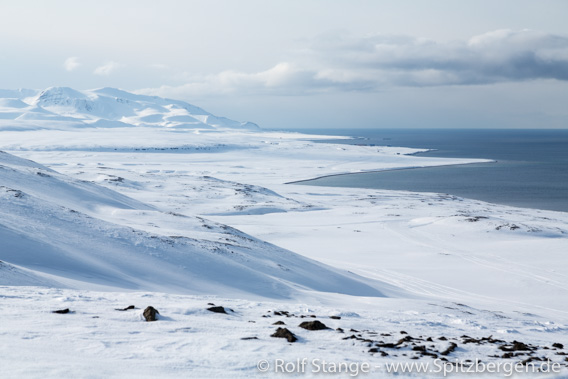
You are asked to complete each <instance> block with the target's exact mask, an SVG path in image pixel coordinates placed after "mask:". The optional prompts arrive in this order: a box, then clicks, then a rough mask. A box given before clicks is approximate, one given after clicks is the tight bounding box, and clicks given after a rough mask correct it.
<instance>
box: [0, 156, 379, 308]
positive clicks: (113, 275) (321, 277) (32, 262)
mask: <svg viewBox="0 0 568 379" xmlns="http://www.w3.org/2000/svg"><path fill="white" fill-rule="evenodd" d="M0 177H1V183H2V185H1V186H0V203H1V207H0V241H2V246H1V248H0V260H2V261H5V262H6V263H8V264H15V265H18V266H21V267H25V268H27V269H30V270H35V271H36V275H40V276H41V274H42V273H43V274H49V275H51V278H52V279H54V280H55V281H58V282H61V283H67V285H68V286H70V287H75V288H104V287H114V288H115V289H117V288H120V289H144V290H161V291H167V292H176V293H192V294H195V293H207V294H214V293H216V294H221V293H223V294H227V293H238V294H240V295H241V296H245V297H246V296H251V295H255V296H262V297H269V298H288V297H290V296H291V295H292V294H294V293H297V292H298V291H301V290H316V291H329V292H338V293H346V294H352V295H364V296H382V295H383V294H382V293H381V292H380V290H379V289H378V287H379V283H378V282H373V281H369V280H367V281H366V280H363V279H362V278H358V277H356V276H355V275H352V274H348V273H347V272H343V273H341V272H340V271H339V270H337V269H332V268H330V267H326V266H324V265H321V264H318V263H316V262H314V261H310V260H308V259H306V258H303V257H301V256H298V255H296V254H294V253H291V252H289V251H286V250H283V249H280V248H277V247H275V246H273V245H269V244H267V243H264V242H262V241H259V240H257V239H254V238H252V237H250V236H247V235H245V234H244V233H240V232H238V231H237V230H234V229H232V228H229V227H226V226H224V225H220V224H215V223H212V222H208V221H207V220H204V219H202V218H197V217H190V216H186V215H182V214H177V213H164V212H161V211H158V210H156V209H154V208H153V207H151V206H147V205H145V204H143V203H140V202H139V201H136V200H133V199H130V198H128V197H126V196H124V195H121V194H119V193H117V192H114V191H112V190H110V189H106V188H103V187H100V186H98V185H96V184H93V183H89V182H83V181H78V180H74V179H71V178H68V177H65V176H64V175H61V174H58V173H57V172H55V171H53V170H50V169H48V168H46V167H44V166H41V165H38V164H35V163H34V162H31V161H27V160H24V159H20V158H17V157H15V156H13V155H10V154H7V153H4V152H0ZM0 269H1V270H5V268H0ZM12 274H13V275H12V276H14V277H15V276H17V275H16V274H17V272H14V271H12ZM24 276H25V275H22V277H24ZM11 284H12V285H15V284H29V282H28V281H27V280H23V281H22V282H19V281H18V280H14V278H13V279H12V280H11Z"/></svg>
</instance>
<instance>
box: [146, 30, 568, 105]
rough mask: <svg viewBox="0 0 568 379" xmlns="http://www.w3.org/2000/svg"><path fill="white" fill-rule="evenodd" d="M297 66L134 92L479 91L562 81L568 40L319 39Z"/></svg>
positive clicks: (501, 33) (515, 35) (502, 35)
mask: <svg viewBox="0 0 568 379" xmlns="http://www.w3.org/2000/svg"><path fill="white" fill-rule="evenodd" d="M299 61H301V62H302V63H300V62H291V61H288V62H281V63H278V64H277V65H275V66H274V67H272V68H269V69H267V70H265V71H260V72H256V73H246V72H241V71H236V70H227V71H223V72H220V73H218V74H215V75H207V76H202V77H189V78H187V77H186V82H185V84H181V85H179V86H162V87H160V88H153V89H152V88H151V89H144V90H140V92H142V93H147V94H154V95H160V96H178V97H180V96H181V97H187V96H205V95H216V94H233V93H239V94H276V95H298V94H312V93H321V92H332V91H342V92H345V91H359V92H361V91H379V90H382V89H383V88H388V87H395V86H399V87H432V86H447V85H453V86H456V85H483V84H494V83H503V82H521V81H527V80H539V79H555V80H562V81H565V80H568V37H565V36H558V35H552V34H547V33H543V32H537V31H531V30H521V31H511V30H497V31H492V32H489V33H485V34H481V35H478V36H474V37H472V38H470V39H469V40H466V41H452V42H436V41H432V40H428V39H424V38H414V37H409V36H392V35H374V36H368V37H365V38H350V37H348V36H346V35H342V34H337V33H336V34H333V35H327V36H321V37H319V38H318V39H316V40H314V41H313V43H312V44H311V46H309V47H308V48H306V49H304V50H303V54H302V56H301V57H300V60H299Z"/></svg>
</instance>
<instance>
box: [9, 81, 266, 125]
mask: <svg viewBox="0 0 568 379" xmlns="http://www.w3.org/2000/svg"><path fill="white" fill-rule="evenodd" d="M20 126H21V127H23V128H25V129H27V130H29V129H36V128H37V129H59V128H62V129H67V128H74V127H103V128H109V127H131V126H144V127H163V128H175V129H224V128H231V129H234V128H243V129H256V128H258V125H256V124H254V123H252V122H239V121H234V120H230V119H228V118H225V117H219V116H215V115H213V114H211V113H209V112H207V111H205V110H203V109H201V108H199V107H197V106H195V105H191V104H189V103H186V102H184V101H180V100H172V99H165V98H161V97H157V96H145V95H137V94H133V93H130V92H126V91H123V90H120V89H116V88H100V89H94V90H84V91H78V90H75V89H72V88H69V87H50V88H47V89H45V90H43V91H39V90H29V89H20V90H0V130H9V129H13V128H15V129H17V128H18V127H20Z"/></svg>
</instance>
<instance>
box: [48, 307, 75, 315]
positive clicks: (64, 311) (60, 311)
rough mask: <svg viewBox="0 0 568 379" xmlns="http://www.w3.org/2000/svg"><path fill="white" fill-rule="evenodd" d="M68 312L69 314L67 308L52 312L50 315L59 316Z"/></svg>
mask: <svg viewBox="0 0 568 379" xmlns="http://www.w3.org/2000/svg"><path fill="white" fill-rule="evenodd" d="M69 312H70V311H69V308H65V309H59V310H56V311H53V312H51V313H59V314H60V315H64V314H66V313H69Z"/></svg>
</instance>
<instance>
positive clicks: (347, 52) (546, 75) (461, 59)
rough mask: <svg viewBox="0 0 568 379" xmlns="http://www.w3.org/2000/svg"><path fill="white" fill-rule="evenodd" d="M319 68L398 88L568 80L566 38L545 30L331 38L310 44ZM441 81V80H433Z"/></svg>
mask: <svg viewBox="0 0 568 379" xmlns="http://www.w3.org/2000/svg"><path fill="white" fill-rule="evenodd" d="M312 51H313V53H312V55H313V57H315V58H316V59H318V60H319V62H320V64H324V65H325V64H327V65H336V66H338V67H340V68H341V69H343V70H362V71H368V74H369V75H368V76H372V75H371V74H373V73H374V74H375V79H378V78H379V77H384V76H385V75H387V76H388V75H389V74H390V80H389V79H387V82H390V83H392V84H395V85H456V84H487V83H496V82H503V81H520V80H531V79H557V80H568V38H567V37H563V36H556V35H550V34H546V33H542V32H536V31H530V30H523V31H518V32H514V31H510V30H498V31H494V32H490V33H486V34H483V35H479V36H475V37H473V38H471V39H470V40H469V41H459V42H449V43H437V42H435V41H430V40H424V39H417V38H409V37H404V36H402V37H397V36H380V35H379V36H371V37H367V38H363V39H352V40H346V39H342V38H339V39H337V41H336V43H335V47H334V43H333V41H331V40H330V39H329V38H328V39H325V40H323V41H321V40H320V41H318V42H317V43H315V44H314V45H313V46H312ZM436 78H437V80H435V79H436Z"/></svg>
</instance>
